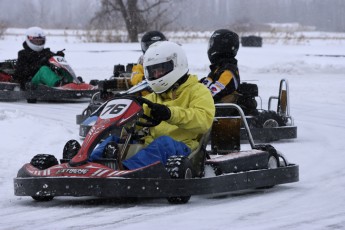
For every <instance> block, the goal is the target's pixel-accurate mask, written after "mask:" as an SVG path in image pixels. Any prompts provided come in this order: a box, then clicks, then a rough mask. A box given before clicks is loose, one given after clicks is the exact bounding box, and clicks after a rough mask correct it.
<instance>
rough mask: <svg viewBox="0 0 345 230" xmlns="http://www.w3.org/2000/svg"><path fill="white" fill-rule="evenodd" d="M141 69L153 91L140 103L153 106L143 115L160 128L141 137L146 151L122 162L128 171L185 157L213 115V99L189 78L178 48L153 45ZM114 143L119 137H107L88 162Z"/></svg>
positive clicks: (207, 126) (195, 81) (174, 45)
mask: <svg viewBox="0 0 345 230" xmlns="http://www.w3.org/2000/svg"><path fill="white" fill-rule="evenodd" d="M143 66H144V73H145V78H146V80H147V81H148V84H149V85H150V87H151V89H152V90H153V92H152V93H151V94H148V95H146V96H145V97H144V99H143V100H145V99H147V100H149V101H151V102H153V103H152V105H150V107H149V106H148V105H147V104H144V107H143V108H144V113H145V114H146V115H148V116H150V117H152V118H153V119H155V120H157V121H160V124H159V125H157V126H155V127H151V128H150V129H149V134H148V135H147V136H145V137H144V141H145V145H146V147H145V148H143V149H142V150H140V151H139V152H137V153H136V154H135V155H134V156H132V157H130V158H129V159H127V160H124V161H123V162H122V165H123V166H124V168H125V169H130V170H131V169H136V168H140V167H143V166H147V165H149V164H152V163H154V162H156V161H161V162H162V163H163V164H164V165H165V164H166V162H167V159H168V158H169V157H170V156H173V155H183V156H188V155H189V154H190V153H191V152H192V151H193V150H195V149H196V148H197V147H198V145H199V142H198V137H199V136H200V135H202V134H204V133H206V132H207V131H208V130H209V129H210V128H211V125H212V122H213V118H214V114H215V106H214V101H213V98H212V95H211V94H210V92H209V90H208V89H207V88H206V87H205V86H204V85H203V84H201V83H199V82H198V78H197V76H195V75H190V74H188V62H187V57H186V54H185V53H184V51H183V49H182V48H181V46H179V45H178V44H176V43H173V42H170V41H160V42H156V43H154V44H152V45H151V46H150V48H149V49H148V50H147V51H146V53H145V55H144V62H143ZM139 100H140V99H139ZM116 140H118V137H115V136H111V137H108V138H107V139H106V140H105V141H103V142H102V143H101V144H100V145H99V146H98V147H97V148H96V149H95V150H94V151H93V152H92V153H91V155H90V160H91V161H92V160H96V159H99V158H101V157H102V154H103V153H104V151H105V150H107V148H108V147H109V145H108V144H111V143H113V142H111V141H116ZM113 147H114V148H116V145H114V146H113Z"/></svg>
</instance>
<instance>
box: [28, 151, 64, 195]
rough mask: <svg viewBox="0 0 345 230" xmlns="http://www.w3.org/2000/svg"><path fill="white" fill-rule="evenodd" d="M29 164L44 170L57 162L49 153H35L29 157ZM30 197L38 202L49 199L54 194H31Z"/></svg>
mask: <svg viewBox="0 0 345 230" xmlns="http://www.w3.org/2000/svg"><path fill="white" fill-rule="evenodd" d="M30 164H31V165H33V166H34V167H36V168H38V169H41V170H44V169H47V168H50V167H52V166H54V165H57V164H58V161H57V159H56V158H55V156H53V155H50V154H37V155H36V156H34V157H33V158H32V159H31V162H30ZM32 199H34V200H36V201H40V202H45V201H51V200H52V199H54V196H32Z"/></svg>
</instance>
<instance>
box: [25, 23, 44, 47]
mask: <svg viewBox="0 0 345 230" xmlns="http://www.w3.org/2000/svg"><path fill="white" fill-rule="evenodd" d="M25 41H26V44H27V45H28V46H29V47H30V49H32V50H34V51H37V52H39V51H42V50H43V48H44V44H45V43H46V35H45V34H44V31H43V30H42V29H41V28H40V27H30V28H29V29H28V30H27V31H26V39H25Z"/></svg>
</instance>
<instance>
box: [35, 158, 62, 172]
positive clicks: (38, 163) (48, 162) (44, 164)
mask: <svg viewBox="0 0 345 230" xmlns="http://www.w3.org/2000/svg"><path fill="white" fill-rule="evenodd" d="M30 164H31V165H32V166H34V167H35V168H38V169H40V170H44V169H47V168H50V167H52V166H54V165H57V164H59V162H58V160H57V159H56V157H55V156H53V155H50V154H37V155H36V156H34V157H33V158H32V159H31V162H30Z"/></svg>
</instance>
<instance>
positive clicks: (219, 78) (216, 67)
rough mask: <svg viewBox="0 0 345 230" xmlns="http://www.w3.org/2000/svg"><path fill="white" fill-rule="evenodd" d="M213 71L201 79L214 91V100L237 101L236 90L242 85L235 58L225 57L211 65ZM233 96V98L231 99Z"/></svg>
mask: <svg viewBox="0 0 345 230" xmlns="http://www.w3.org/2000/svg"><path fill="white" fill-rule="evenodd" d="M210 70H211V72H210V73H209V74H208V76H207V77H205V78H203V79H201V80H200V81H201V82H202V83H203V84H204V85H206V86H207V87H208V88H209V90H210V91H211V93H212V96H213V99H214V102H215V103H217V102H229V103H234V102H236V96H235V95H236V90H237V89H238V86H239V85H240V74H239V71H238V67H237V60H236V59H235V58H224V59H221V60H220V61H218V63H215V64H212V65H210ZM229 98H231V99H229Z"/></svg>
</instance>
